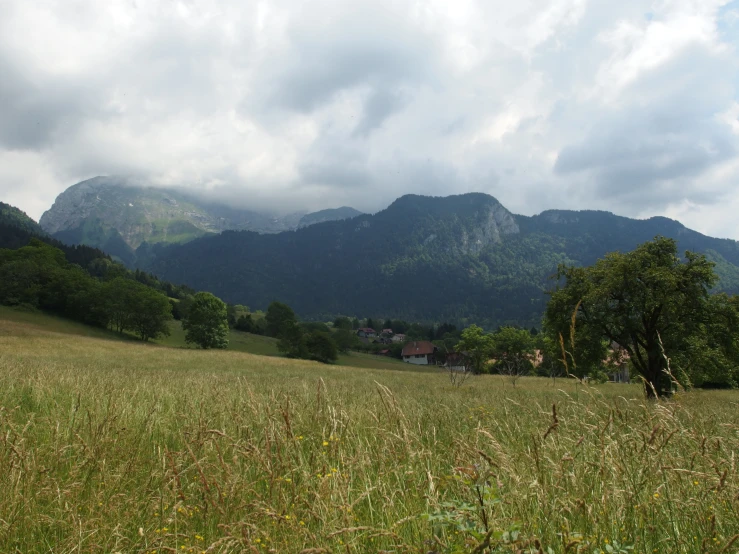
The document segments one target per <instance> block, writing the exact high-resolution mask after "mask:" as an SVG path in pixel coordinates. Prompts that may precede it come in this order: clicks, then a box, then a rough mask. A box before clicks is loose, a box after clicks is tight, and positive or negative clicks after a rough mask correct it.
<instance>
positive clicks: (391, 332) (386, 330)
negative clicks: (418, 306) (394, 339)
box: [382, 329, 393, 335]
mask: <svg viewBox="0 0 739 554" xmlns="http://www.w3.org/2000/svg"><path fill="white" fill-rule="evenodd" d="M382 332H383V333H390V334H391V335H392V334H393V330H392V329H383V330H382Z"/></svg>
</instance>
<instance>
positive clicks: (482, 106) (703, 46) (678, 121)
mask: <svg viewBox="0 0 739 554" xmlns="http://www.w3.org/2000/svg"><path fill="white" fill-rule="evenodd" d="M738 46H739V0H737V1H733V2H731V1H728V0H656V1H642V0H619V1H618V2H614V1H611V0H516V1H515V2H511V1H510V0H480V1H477V0H455V1H454V2H450V1H449V0H423V1H421V0H371V1H370V0H354V1H350V0H268V1H258V0H220V1H218V2H214V1H208V0H166V1H165V0H162V1H160V0H106V1H105V2H101V1H96V0H34V1H33V2H29V1H27V0H0V76H1V77H0V200H2V201H5V202H8V203H10V204H13V205H16V206H18V207H20V208H21V209H23V210H25V211H26V212H27V213H28V214H29V215H31V216H32V217H34V218H36V219H37V218H38V217H39V216H40V215H41V214H42V213H43V211H44V210H46V209H48V208H49V207H50V206H51V204H52V203H53V201H54V198H55V197H56V195H57V194H59V193H61V192H62V191H63V190H64V189H66V188H67V187H69V186H71V185H73V184H74V183H76V182H78V181H81V180H84V179H87V178H90V177H94V176H97V175H125V176H134V177H136V178H139V179H144V180H146V181H148V182H151V183H152V184H154V185H156V186H177V187H186V188H189V189H192V190H194V191H200V192H203V193H204V194H207V195H209V196H211V197H213V198H217V199H220V200H223V201H224V202H228V203H229V204H232V205H238V206H242V207H247V208H252V209H261V210H273V211H277V212H282V213H284V212H288V211H294V210H317V209H322V208H328V207H338V206H342V205H350V206H353V207H355V208H357V209H360V210H363V211H366V212H374V211H377V210H380V209H382V208H384V207H386V206H387V205H388V204H389V203H391V202H392V201H393V200H394V199H395V198H397V197H399V196H401V195H403V194H408V193H415V194H427V195H434V196H446V195H449V194H460V193H464V192H472V191H479V192H485V193H488V194H491V195H493V196H495V197H496V198H497V199H498V200H499V201H500V202H501V203H502V204H503V205H504V206H506V207H507V208H508V209H510V210H511V211H513V212H514V213H521V214H526V215H532V214H535V213H539V212H541V211H542V210H546V209H552V208H560V209H602V210H609V211H612V212H615V213H617V214H620V215H625V216H629V217H639V218H644V217H650V216H654V215H662V216H667V217H671V218H673V219H678V220H679V221H681V222H682V223H684V224H685V225H687V226H688V227H691V228H693V229H696V230H698V231H701V232H703V233H706V234H709V235H712V236H718V237H728V238H733V239H739V225H738V224H737V221H738V220H739V218H738V217H737V214H739V186H737V185H739V90H737V87H738V85H739V53H738V52H737V47H738Z"/></svg>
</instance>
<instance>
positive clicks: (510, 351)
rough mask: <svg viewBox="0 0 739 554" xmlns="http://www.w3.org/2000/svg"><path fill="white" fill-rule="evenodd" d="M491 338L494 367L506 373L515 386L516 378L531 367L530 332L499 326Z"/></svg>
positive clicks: (524, 373)
mask: <svg viewBox="0 0 739 554" xmlns="http://www.w3.org/2000/svg"><path fill="white" fill-rule="evenodd" d="M492 338H493V348H492V351H491V354H492V356H493V358H495V365H494V369H496V370H497V371H498V373H500V374H502V375H508V376H509V377H510V378H511V381H512V383H513V385H514V386H515V385H516V381H517V380H518V378H519V377H520V376H522V375H526V374H527V373H529V371H531V369H532V368H533V363H532V362H531V359H532V358H533V356H534V340H533V338H532V337H531V333H529V332H528V331H527V330H525V329H516V328H515V327H501V328H500V329H499V330H498V331H496V332H495V334H494V335H493V337H492Z"/></svg>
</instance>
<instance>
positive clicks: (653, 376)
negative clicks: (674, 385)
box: [645, 342, 669, 399]
mask: <svg viewBox="0 0 739 554" xmlns="http://www.w3.org/2000/svg"><path fill="white" fill-rule="evenodd" d="M647 364H648V365H647V371H646V375H645V377H646V379H647V383H646V394H647V398H651V399H654V398H662V397H665V396H667V395H668V393H669V388H667V387H666V386H665V385H666V384H667V382H666V379H665V376H664V375H663V371H662V369H663V367H662V366H663V364H664V359H663V358H662V353H661V352H660V350H659V344H657V343H656V342H652V343H651V344H648V352H647Z"/></svg>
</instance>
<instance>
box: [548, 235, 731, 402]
mask: <svg viewBox="0 0 739 554" xmlns="http://www.w3.org/2000/svg"><path fill="white" fill-rule="evenodd" d="M557 277H558V278H560V279H564V284H563V285H562V286H560V287H559V288H557V289H556V290H555V291H553V292H552V293H551V299H550V301H549V304H548V306H547V310H546V314H545V327H546V330H547V333H549V335H550V337H551V338H553V339H556V340H557V341H560V343H561V346H562V350H564V351H565V359H566V360H575V361H576V363H577V365H578V366H581V365H582V364H583V363H584V364H585V365H588V366H591V367H593V366H596V365H600V364H602V362H603V360H604V359H605V358H606V350H607V348H608V347H610V346H611V345H614V346H618V347H620V348H622V349H624V350H625V351H626V352H627V353H628V355H629V358H630V363H631V365H632V367H633V368H634V369H635V370H636V371H637V372H638V373H640V374H641V376H642V377H643V378H644V380H645V387H646V393H647V396H649V397H654V396H663V395H665V394H667V393H668V392H669V391H670V390H671V388H672V385H673V384H674V383H675V382H676V381H678V382H680V383H681V384H683V385H690V384H691V379H692V378H694V377H695V376H696V375H697V372H698V371H699V368H700V367H701V365H702V364H703V363H704V362H705V361H706V357H707V356H706V352H707V349H706V347H707V346H713V348H712V350H711V352H712V354H713V355H715V356H718V359H717V363H718V365H719V366H721V367H723V368H724V369H722V370H721V371H725V369H726V368H728V367H729V366H730V365H731V361H732V360H731V358H732V357H733V356H734V355H735V352H734V351H733V350H732V349H731V348H730V346H731V345H730V344H726V343H725V342H724V344H722V343H721V340H719V337H716V336H712V332H711V329H712V328H713V325H714V323H715V317H716V316H717V314H720V313H721V312H722V311H723V313H724V316H725V318H724V319H725V320H726V321H727V322H728V324H730V325H735V323H732V321H733V317H734V316H733V314H734V313H735V308H734V305H733V304H731V302H730V301H729V299H728V297H726V298H725V299H724V298H714V299H711V297H710V296H709V293H708V291H709V289H710V288H711V286H712V285H713V284H714V283H715V282H716V275H715V273H714V271H713V264H712V263H711V262H709V261H708V260H706V258H705V256H703V255H698V254H695V253H692V252H686V253H685V258H684V259H683V260H681V259H680V258H679V257H678V256H677V245H676V242H675V241H674V240H672V239H668V238H663V237H656V238H655V239H654V240H653V241H651V242H647V243H644V244H642V245H640V246H638V247H637V248H636V249H635V250H634V251H632V252H629V253H619V252H614V253H611V254H608V255H606V256H605V258H603V259H601V260H598V261H597V262H596V263H595V264H594V265H592V266H590V267H567V266H560V267H559V270H558V273H557ZM736 332H737V328H736V327H734V328H733V329H730V331H729V333H730V334H731V333H733V334H734V336H735V335H736ZM669 358H672V359H673V361H679V364H677V365H679V368H678V367H676V364H674V363H673V365H672V367H670V365H669V364H668V362H667V360H668V359H669ZM733 361H734V362H735V361H736V359H735V358H734V359H733ZM717 363H714V364H713V365H714V366H715V365H717Z"/></svg>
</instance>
